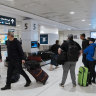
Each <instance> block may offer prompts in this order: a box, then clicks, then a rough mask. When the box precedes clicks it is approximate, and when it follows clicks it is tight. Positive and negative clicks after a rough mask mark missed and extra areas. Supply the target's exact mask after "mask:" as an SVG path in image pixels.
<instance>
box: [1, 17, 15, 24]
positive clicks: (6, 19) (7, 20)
mask: <svg viewBox="0 0 96 96" xmlns="http://www.w3.org/2000/svg"><path fill="white" fill-rule="evenodd" d="M0 24H1V25H8V26H16V18H11V17H6V16H2V15H0Z"/></svg>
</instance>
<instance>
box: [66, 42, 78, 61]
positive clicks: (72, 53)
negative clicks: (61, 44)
mask: <svg viewBox="0 0 96 96" xmlns="http://www.w3.org/2000/svg"><path fill="white" fill-rule="evenodd" d="M78 58H79V50H78V46H77V44H76V42H68V52H67V60H68V61H73V62H75V61H78Z"/></svg>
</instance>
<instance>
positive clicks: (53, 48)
mask: <svg viewBox="0 0 96 96" xmlns="http://www.w3.org/2000/svg"><path fill="white" fill-rule="evenodd" d="M58 48H60V45H57V44H54V45H53V46H52V47H51V49H50V51H52V52H53V53H55V54H58Z"/></svg>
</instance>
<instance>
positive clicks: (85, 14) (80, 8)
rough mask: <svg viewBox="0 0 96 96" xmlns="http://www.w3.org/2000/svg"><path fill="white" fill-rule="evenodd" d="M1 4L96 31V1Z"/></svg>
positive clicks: (13, 1) (27, 0)
mask: <svg viewBox="0 0 96 96" xmlns="http://www.w3.org/2000/svg"><path fill="white" fill-rule="evenodd" d="M0 4H3V5H6V6H9V7H12V8H16V9H19V10H22V11H25V12H29V13H32V14H34V15H37V16H41V17H44V18H47V19H50V20H53V21H57V22H59V23H62V24H67V25H69V26H72V27H76V28H78V29H81V30H89V29H96V0H0ZM71 11H74V12H75V14H74V15H70V14H69V12H71ZM82 19H85V20H86V21H85V22H82V21H81V20H82ZM89 24H91V25H89Z"/></svg>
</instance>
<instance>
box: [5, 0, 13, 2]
mask: <svg viewBox="0 0 96 96" xmlns="http://www.w3.org/2000/svg"><path fill="white" fill-rule="evenodd" d="M6 1H10V2H13V1H14V0H6Z"/></svg>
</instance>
